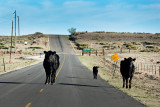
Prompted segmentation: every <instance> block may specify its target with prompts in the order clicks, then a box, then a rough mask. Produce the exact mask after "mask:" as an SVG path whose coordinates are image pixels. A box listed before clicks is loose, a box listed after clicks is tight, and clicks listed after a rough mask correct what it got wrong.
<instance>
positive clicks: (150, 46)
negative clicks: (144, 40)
mask: <svg viewBox="0 0 160 107" xmlns="http://www.w3.org/2000/svg"><path fill="white" fill-rule="evenodd" d="M146 48H155V47H154V46H152V45H148V46H146Z"/></svg>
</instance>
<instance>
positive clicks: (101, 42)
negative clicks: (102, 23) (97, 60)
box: [99, 42, 108, 45]
mask: <svg viewBox="0 0 160 107" xmlns="http://www.w3.org/2000/svg"><path fill="white" fill-rule="evenodd" d="M99 44H100V45H107V44H108V43H103V42H101V43H99Z"/></svg>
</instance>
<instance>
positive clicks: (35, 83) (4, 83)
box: [0, 82, 43, 84]
mask: <svg viewBox="0 0 160 107" xmlns="http://www.w3.org/2000/svg"><path fill="white" fill-rule="evenodd" d="M0 84H43V83H26V82H0Z"/></svg>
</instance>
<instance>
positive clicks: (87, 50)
mask: <svg viewBox="0 0 160 107" xmlns="http://www.w3.org/2000/svg"><path fill="white" fill-rule="evenodd" d="M91 51H97V49H83V52H91Z"/></svg>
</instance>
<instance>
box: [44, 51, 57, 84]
mask: <svg viewBox="0 0 160 107" xmlns="http://www.w3.org/2000/svg"><path fill="white" fill-rule="evenodd" d="M44 54H45V58H44V61H43V67H44V69H45V72H46V81H45V84H47V83H48V84H49V83H50V81H51V85H53V83H54V82H55V77H56V71H57V69H58V67H59V64H60V63H59V56H58V55H57V54H56V52H55V51H54V52H52V51H48V52H46V51H44Z"/></svg>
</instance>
